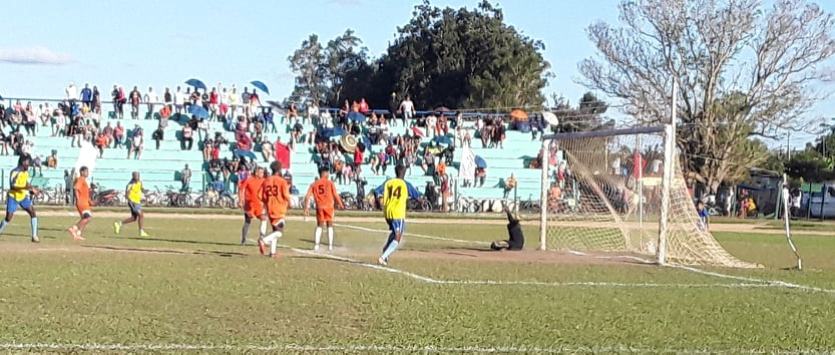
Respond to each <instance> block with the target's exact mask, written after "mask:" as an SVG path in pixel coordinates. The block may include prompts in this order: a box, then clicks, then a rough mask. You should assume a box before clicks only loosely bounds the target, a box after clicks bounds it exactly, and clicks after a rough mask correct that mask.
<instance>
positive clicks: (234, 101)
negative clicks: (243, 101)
mask: <svg viewBox="0 0 835 355" xmlns="http://www.w3.org/2000/svg"><path fill="white" fill-rule="evenodd" d="M226 102H227V103H228V104H229V116H230V117H235V112H236V111H237V110H238V106H239V105H240V98H239V97H238V89H237V88H235V86H232V90H230V91H229V95H228V96H227V97H226Z"/></svg>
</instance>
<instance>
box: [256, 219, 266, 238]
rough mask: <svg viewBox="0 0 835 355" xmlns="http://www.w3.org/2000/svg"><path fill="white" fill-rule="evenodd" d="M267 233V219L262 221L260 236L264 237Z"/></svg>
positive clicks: (259, 230)
mask: <svg viewBox="0 0 835 355" xmlns="http://www.w3.org/2000/svg"><path fill="white" fill-rule="evenodd" d="M265 235H267V221H261V227H259V228H258V236H259V237H261V238H263V237H264V236H265Z"/></svg>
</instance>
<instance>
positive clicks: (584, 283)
mask: <svg viewBox="0 0 835 355" xmlns="http://www.w3.org/2000/svg"><path fill="white" fill-rule="evenodd" d="M290 250H292V251H293V252H295V253H299V254H305V255H311V256H317V257H322V258H326V259H333V260H338V261H344V262H348V263H351V264H354V265H357V266H361V267H366V268H369V269H374V270H379V271H385V272H390V273H394V274H400V275H403V276H407V277H411V278H413V279H416V280H418V281H421V282H425V283H429V284H435V285H479V286H543V287H603V288H768V287H780V285H771V284H764V283H716V284H711V283H706V284H704V283H703V284H686V283H650V282H636V283H632V282H596V281H579V282H544V281H496V280H439V279H434V278H431V277H429V276H423V275H418V274H415V273H412V272H408V271H403V270H400V269H395V268H392V267H387V266H381V265H375V264H371V263H366V262H362V261H359V260H355V259H351V258H347V257H343V256H336V255H331V254H320V253H316V252H313V251H310V250H304V249H297V248H290Z"/></svg>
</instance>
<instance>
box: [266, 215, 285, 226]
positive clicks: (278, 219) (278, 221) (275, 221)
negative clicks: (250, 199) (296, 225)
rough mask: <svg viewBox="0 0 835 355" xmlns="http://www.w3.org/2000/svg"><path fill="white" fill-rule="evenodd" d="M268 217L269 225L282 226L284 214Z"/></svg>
mask: <svg viewBox="0 0 835 355" xmlns="http://www.w3.org/2000/svg"><path fill="white" fill-rule="evenodd" d="M269 219H270V225H271V226H273V227H279V228H284V224H285V222H284V216H269Z"/></svg>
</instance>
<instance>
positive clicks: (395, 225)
mask: <svg viewBox="0 0 835 355" xmlns="http://www.w3.org/2000/svg"><path fill="white" fill-rule="evenodd" d="M386 223H388V225H389V230H390V231H392V232H394V233H397V234H400V235H403V233H405V232H406V220H405V219H387V220H386Z"/></svg>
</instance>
